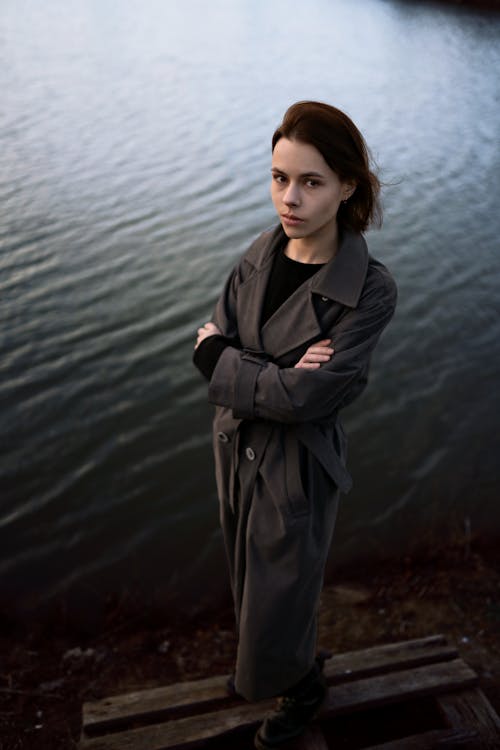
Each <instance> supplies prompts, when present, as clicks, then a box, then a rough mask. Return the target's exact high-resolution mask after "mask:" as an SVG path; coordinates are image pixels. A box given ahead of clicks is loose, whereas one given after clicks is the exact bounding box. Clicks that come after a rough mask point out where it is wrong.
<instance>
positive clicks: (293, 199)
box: [283, 184, 300, 206]
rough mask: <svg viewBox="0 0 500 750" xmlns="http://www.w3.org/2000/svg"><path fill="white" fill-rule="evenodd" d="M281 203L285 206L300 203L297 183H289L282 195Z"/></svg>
mask: <svg viewBox="0 0 500 750" xmlns="http://www.w3.org/2000/svg"><path fill="white" fill-rule="evenodd" d="M283 203H284V204H285V206H298V204H299V203H300V195H299V190H298V186H297V185H291V184H290V185H289V186H288V188H287V189H286V191H285V194H284V195H283Z"/></svg>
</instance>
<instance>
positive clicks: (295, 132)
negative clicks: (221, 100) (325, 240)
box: [272, 102, 382, 232]
mask: <svg viewBox="0 0 500 750" xmlns="http://www.w3.org/2000/svg"><path fill="white" fill-rule="evenodd" d="M280 138H289V139H290V140H294V139H295V140H297V141H302V143H309V144H311V146H314V147H315V148H317V149H318V151H319V152H320V154H321V155H322V156H323V159H324V160H325V161H326V163H327V164H328V166H329V167H330V169H333V171H334V172H335V173H336V174H337V175H338V177H339V178H340V180H342V181H352V182H355V183H356V189H355V190H354V193H353V194H352V195H351V197H350V198H349V199H348V201H347V202H346V203H341V204H340V206H339V210H338V214H337V221H338V224H339V226H340V227H342V228H343V227H345V228H348V229H353V230H354V231H356V232H363V231H364V230H365V229H366V228H367V227H368V226H369V225H370V224H371V223H375V224H377V225H378V226H380V225H381V223H382V211H381V207H380V203H379V199H378V195H379V192H380V181H379V179H378V177H377V176H376V175H375V173H374V172H373V171H372V170H371V169H370V152H369V151H368V147H367V145H366V143H365V141H364V138H363V136H362V135H361V133H360V132H359V130H358V129H357V127H356V125H355V124H354V123H353V121H352V120H351V119H350V118H349V117H348V116H347V115H346V114H344V112H342V111H341V110H340V109H337V108H336V107H332V106H331V105H330V104H323V103H322V102H296V103H295V104H292V106H291V107H289V108H288V109H287V111H286V112H285V116H284V117H283V122H282V123H281V125H280V126H279V127H278V128H277V129H276V130H275V131H274V134H273V140H272V149H273V151H274V147H275V146H276V144H277V143H278V141H279V140H280Z"/></svg>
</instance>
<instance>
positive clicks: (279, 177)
mask: <svg viewBox="0 0 500 750" xmlns="http://www.w3.org/2000/svg"><path fill="white" fill-rule="evenodd" d="M273 179H274V180H275V182H277V183H279V184H280V185H283V184H284V183H285V182H286V178H285V177H284V176H283V175H282V174H274V175H273Z"/></svg>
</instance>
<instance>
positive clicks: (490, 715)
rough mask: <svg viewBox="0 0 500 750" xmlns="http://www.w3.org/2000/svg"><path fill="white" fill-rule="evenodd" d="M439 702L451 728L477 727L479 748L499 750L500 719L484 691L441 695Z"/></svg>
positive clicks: (466, 691)
mask: <svg viewBox="0 0 500 750" xmlns="http://www.w3.org/2000/svg"><path fill="white" fill-rule="evenodd" d="M437 702H438V706H439V708H440V709H441V711H442V712H443V714H444V716H445V719H446V721H447V722H448V724H449V725H450V726H451V727H454V728H456V729H460V728H466V727H475V728H476V729H477V731H478V733H479V736H480V742H478V744H477V747H478V748H481V750H490V749H491V750H498V748H499V747H500V719H499V717H498V715H497V713H496V711H495V709H494V708H493V706H492V705H491V703H490V702H489V700H488V699H487V697H486V696H485V695H484V693H483V692H482V690H480V689H479V688H477V689H476V690H464V691H461V692H460V693H456V694H453V693H450V694H447V695H441V696H439V699H438V701H437Z"/></svg>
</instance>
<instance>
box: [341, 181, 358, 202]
mask: <svg viewBox="0 0 500 750" xmlns="http://www.w3.org/2000/svg"><path fill="white" fill-rule="evenodd" d="M356 188H357V184H356V183H355V182H344V190H343V193H342V194H343V198H342V200H343V201H348V200H349V198H350V197H351V196H352V195H354V192H355V190H356Z"/></svg>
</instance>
